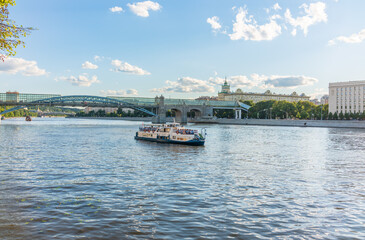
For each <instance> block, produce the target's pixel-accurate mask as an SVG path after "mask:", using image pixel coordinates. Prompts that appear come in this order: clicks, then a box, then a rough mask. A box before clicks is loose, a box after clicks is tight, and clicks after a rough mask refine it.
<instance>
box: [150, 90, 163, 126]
mask: <svg viewBox="0 0 365 240" xmlns="http://www.w3.org/2000/svg"><path fill="white" fill-rule="evenodd" d="M155 104H156V105H157V106H158V107H157V116H154V117H152V123H155V124H164V123H166V108H165V98H164V96H162V95H161V97H157V96H156V97H155Z"/></svg>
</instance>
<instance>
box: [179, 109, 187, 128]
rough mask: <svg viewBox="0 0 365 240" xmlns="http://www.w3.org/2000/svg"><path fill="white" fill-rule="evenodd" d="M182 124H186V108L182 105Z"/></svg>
mask: <svg viewBox="0 0 365 240" xmlns="http://www.w3.org/2000/svg"><path fill="white" fill-rule="evenodd" d="M180 123H182V124H186V123H188V110H187V108H186V107H185V106H184V107H183V109H182V112H181V122H180Z"/></svg>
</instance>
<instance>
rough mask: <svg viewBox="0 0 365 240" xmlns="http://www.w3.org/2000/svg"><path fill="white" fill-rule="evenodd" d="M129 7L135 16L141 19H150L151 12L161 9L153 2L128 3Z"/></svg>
mask: <svg viewBox="0 0 365 240" xmlns="http://www.w3.org/2000/svg"><path fill="white" fill-rule="evenodd" d="M127 6H128V7H129V9H130V10H131V11H132V12H133V13H134V14H136V15H137V16H140V17H148V16H149V15H150V14H149V12H148V11H149V10H152V11H157V10H160V9H161V5H160V4H158V3H157V2H152V1H144V2H137V3H128V4H127Z"/></svg>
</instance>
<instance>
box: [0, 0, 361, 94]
mask: <svg viewBox="0 0 365 240" xmlns="http://www.w3.org/2000/svg"><path fill="white" fill-rule="evenodd" d="M16 3H17V5H16V6H15V7H11V8H10V13H11V18H12V19H14V20H15V21H16V22H17V23H18V24H23V25H25V26H31V27H35V28H37V29H38V30H37V31H34V32H33V33H32V34H31V35H30V36H29V37H27V38H25V39H24V40H25V42H26V48H19V49H18V54H17V55H16V56H15V57H12V58H7V59H6V60H5V62H3V63H0V92H6V91H8V90H17V91H19V92H27V93H57V94H62V95H71V94H89V95H123V96H146V97H154V96H156V95H160V94H163V95H165V96H166V97H179V98H195V97H198V96H207V95H209V96H214V95H217V92H218V90H219V89H220V84H221V83H222V81H223V80H224V78H225V77H227V79H228V81H229V83H231V85H232V88H233V90H235V89H237V88H241V89H242V90H243V91H246V92H264V91H266V90H271V91H272V92H276V93H291V92H293V91H296V92H298V93H302V92H304V93H306V94H307V95H313V96H321V95H323V94H325V93H326V92H327V89H328V83H329V82H337V81H351V80H364V79H365V68H364V67H363V64H364V62H365V16H364V14H363V9H365V1H363V0H337V1H336V0H321V1H305V0H301V1H299V0H290V1H288V0H287V1H271V0H261V1H257V0H241V1H232V0H225V1H218V0H217V1H213V0H185V1H171V0H170V1H167V0H156V1H131V0H130V1H124V0H123V1H122V0H119V1H117V0H114V1H108V0H103V1H90V0H77V1H75V0H72V1H71V0H52V1H50V0H34V1H29V0H17V1H16Z"/></svg>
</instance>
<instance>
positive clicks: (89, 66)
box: [82, 61, 98, 69]
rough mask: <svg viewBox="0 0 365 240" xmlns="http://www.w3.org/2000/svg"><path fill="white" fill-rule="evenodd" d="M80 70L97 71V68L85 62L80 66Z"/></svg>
mask: <svg viewBox="0 0 365 240" xmlns="http://www.w3.org/2000/svg"><path fill="white" fill-rule="evenodd" d="M82 68H83V69H97V68H98V66H97V65H95V64H92V63H91V62H89V61H86V62H84V63H83V64H82Z"/></svg>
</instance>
